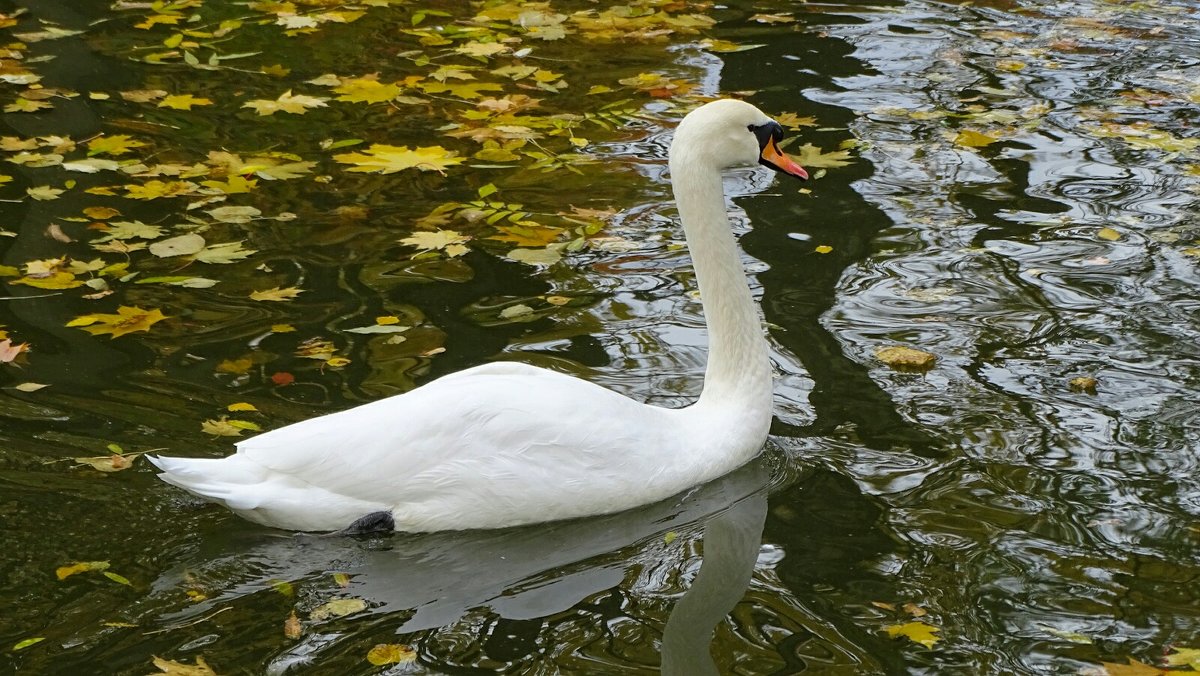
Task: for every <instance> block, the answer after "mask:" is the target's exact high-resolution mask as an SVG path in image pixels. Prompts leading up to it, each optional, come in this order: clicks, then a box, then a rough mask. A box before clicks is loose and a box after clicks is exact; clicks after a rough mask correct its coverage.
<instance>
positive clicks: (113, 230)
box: [96, 221, 163, 242]
mask: <svg viewBox="0 0 1200 676" xmlns="http://www.w3.org/2000/svg"><path fill="white" fill-rule="evenodd" d="M162 236H163V229H162V228H160V227H159V226H157V225H147V224H145V223H143V222H141V221H114V222H112V223H109V224H108V226H107V227H105V228H104V236H103V237H100V238H98V239H97V240H96V241H97V242H107V241H109V240H113V239H133V238H134V237H137V238H139V239H158V238H159V237H162Z"/></svg>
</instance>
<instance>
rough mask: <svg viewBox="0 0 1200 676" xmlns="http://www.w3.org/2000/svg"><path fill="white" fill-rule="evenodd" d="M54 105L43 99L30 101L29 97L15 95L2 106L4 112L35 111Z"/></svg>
mask: <svg viewBox="0 0 1200 676" xmlns="http://www.w3.org/2000/svg"><path fill="white" fill-rule="evenodd" d="M53 107H54V106H52V105H50V104H49V103H46V102H45V101H30V100H29V99H25V98H21V97H19V96H18V97H17V100H16V101H14V102H13V103H10V104H8V105H7V106H4V112H6V113H36V112H37V111H39V110H42V109H45V108H53Z"/></svg>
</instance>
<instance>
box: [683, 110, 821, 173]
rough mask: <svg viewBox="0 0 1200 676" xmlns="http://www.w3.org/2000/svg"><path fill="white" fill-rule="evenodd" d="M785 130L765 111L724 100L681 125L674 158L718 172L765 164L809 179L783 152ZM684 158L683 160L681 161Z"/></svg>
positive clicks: (695, 111)
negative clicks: (712, 168) (707, 164)
mask: <svg viewBox="0 0 1200 676" xmlns="http://www.w3.org/2000/svg"><path fill="white" fill-rule="evenodd" d="M782 139H783V127H781V126H779V123H778V122H776V121H775V120H772V119H771V118H769V117H767V116H766V115H765V114H764V113H763V112H762V111H761V110H759V109H758V108H755V107H754V106H752V105H750V104H749V103H746V102H745V101H738V100H736V99H721V100H718V101H713V102H711V103H706V104H704V105H703V106H700V107H699V108H697V109H695V110H693V111H692V112H690V113H688V114H687V117H685V118H683V122H680V123H679V128H678V129H676V130H675V140H674V141H672V142H671V157H672V159H673V160H675V159H676V158H677V156H679V155H687V158H688V159H686V160H683V161H685V162H708V163H711V164H712V165H714V166H716V167H717V168H718V169H724V168H726V167H739V166H745V165H748V164H762V165H764V166H767V167H770V168H772V169H774V170H775V171H779V172H782V173H785V174H790V175H792V176H795V177H796V178H799V179H802V180H803V179H807V178H808V172H807V171H805V170H804V168H803V167H801V166H800V165H799V164H796V162H795V161H794V160H792V158H790V157H788V156H787V155H785V154H784V153H783V152H782V151H781V150H780V149H779V142H780V141H781V140H782ZM680 159H682V158H680Z"/></svg>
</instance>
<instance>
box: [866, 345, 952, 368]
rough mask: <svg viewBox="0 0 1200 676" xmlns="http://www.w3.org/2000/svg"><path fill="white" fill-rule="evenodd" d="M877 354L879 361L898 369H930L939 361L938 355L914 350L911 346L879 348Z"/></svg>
mask: <svg viewBox="0 0 1200 676" xmlns="http://www.w3.org/2000/svg"><path fill="white" fill-rule="evenodd" d="M875 356H876V357H877V358H878V359H879V361H882V362H883V363H885V364H887V365H888V366H891V367H892V368H894V369H898V370H904V369H918V370H922V369H928V368H930V367H932V366H933V364H934V362H935V361H937V357H935V356H933V355H932V354H929V353H928V352H923V351H921V350H914V349H913V348H911V347H903V346H901V345H892V346H890V347H881V348H878V349H876V350H875Z"/></svg>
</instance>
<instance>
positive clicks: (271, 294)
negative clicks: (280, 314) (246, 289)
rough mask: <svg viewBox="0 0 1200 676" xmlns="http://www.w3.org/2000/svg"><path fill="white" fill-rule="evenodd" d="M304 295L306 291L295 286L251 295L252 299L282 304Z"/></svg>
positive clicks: (276, 288)
mask: <svg viewBox="0 0 1200 676" xmlns="http://www.w3.org/2000/svg"><path fill="white" fill-rule="evenodd" d="M302 293H304V289H298V288H296V287H294V286H289V287H287V288H285V289H281V288H279V287H278V286H277V287H275V288H273V289H267V290H266V291H255V292H254V293H251V294H250V299H251V300H269V301H277V302H282V301H289V300H291V299H293V298H295V297H296V296H299V295H300V294H302Z"/></svg>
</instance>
